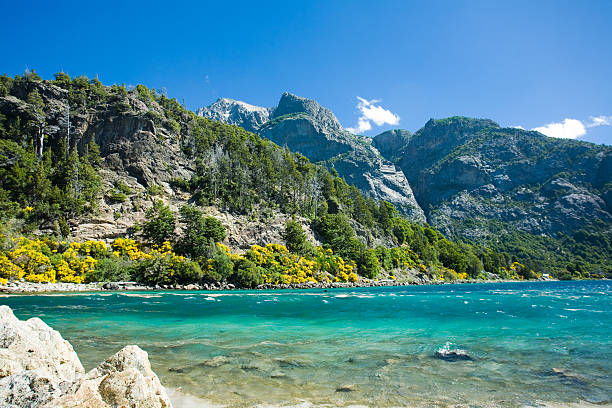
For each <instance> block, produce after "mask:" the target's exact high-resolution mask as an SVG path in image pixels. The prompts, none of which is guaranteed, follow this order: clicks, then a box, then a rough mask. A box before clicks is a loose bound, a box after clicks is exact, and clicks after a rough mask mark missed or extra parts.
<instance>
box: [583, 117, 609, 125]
mask: <svg viewBox="0 0 612 408" xmlns="http://www.w3.org/2000/svg"><path fill="white" fill-rule="evenodd" d="M590 119H591V123H587V125H586V126H587V127H597V126H612V116H603V115H602V116H591V118H590Z"/></svg>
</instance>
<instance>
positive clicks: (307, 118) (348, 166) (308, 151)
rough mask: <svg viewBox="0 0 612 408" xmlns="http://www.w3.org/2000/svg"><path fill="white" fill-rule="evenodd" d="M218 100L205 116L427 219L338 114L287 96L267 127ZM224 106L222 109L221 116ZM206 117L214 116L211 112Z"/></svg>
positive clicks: (398, 178) (392, 169) (396, 174)
mask: <svg viewBox="0 0 612 408" xmlns="http://www.w3.org/2000/svg"><path fill="white" fill-rule="evenodd" d="M224 101H229V100H224ZM217 102H219V101H217ZM217 102H215V104H213V105H211V106H209V107H208V108H203V109H204V111H203V112H211V111H215V114H214V118H215V119H218V120H222V121H225V122H227V123H235V124H238V125H239V126H242V127H244V128H245V129H247V130H254V131H257V133H259V135H261V136H262V137H265V138H267V139H270V140H271V141H273V142H274V143H276V144H278V145H281V146H287V147H288V148H289V149H290V150H292V151H295V152H298V153H301V154H303V155H304V156H306V157H308V159H309V160H310V161H312V162H321V163H323V164H325V165H326V166H328V167H330V168H331V167H333V168H334V169H335V170H336V171H337V172H338V174H340V176H342V177H344V178H345V179H346V180H347V182H349V183H350V184H354V185H355V186H356V187H358V188H359V189H360V190H361V191H362V192H363V193H365V194H366V195H369V196H371V197H373V198H375V199H382V200H386V201H389V202H391V203H392V204H394V205H395V206H396V207H397V208H398V209H399V210H400V211H401V212H403V213H404V214H406V215H407V216H408V217H410V218H411V219H413V220H415V221H425V217H424V214H423V211H422V210H421V208H420V207H419V205H418V204H417V202H416V200H415V198H414V195H413V194H412V189H411V187H410V185H409V184H408V181H407V179H406V177H405V176H404V174H403V172H402V171H401V169H399V168H397V167H396V166H395V165H394V164H393V163H392V162H390V161H389V160H386V159H384V158H383V157H382V155H381V154H380V152H379V151H378V150H377V148H376V147H375V146H373V145H372V143H371V142H372V140H371V139H370V138H367V137H363V136H357V135H354V134H351V133H349V132H347V131H346V130H344V129H343V128H342V126H341V125H340V123H339V122H338V120H337V119H336V117H335V116H334V114H333V113H332V112H331V111H330V110H329V109H327V108H324V107H322V106H321V105H319V104H318V103H317V102H315V101H313V100H311V99H307V98H302V97H299V96H296V95H293V94H290V93H284V94H283V95H282V96H281V99H280V101H279V103H278V106H277V107H276V108H275V109H274V110H273V111H270V110H266V112H271V114H270V117H269V119H270V120H269V121H267V122H265V123H263V124H261V123H260V122H257V121H256V120H255V121H250V120H249V121H244V120H243V119H244V118H246V116H245V115H238V116H237V115H235V114H234V113H233V112H236V111H238V110H240V109H241V107H242V106H243V105H246V104H244V102H238V101H233V103H230V104H225V103H224V104H217ZM247 106H251V105H247ZM221 108H222V109H223V110H222V111H221V112H219V109H221ZM259 109H266V108H259ZM201 111H202V110H201ZM207 116H208V117H211V118H213V114H211V113H208V114H207ZM237 117H239V118H240V120H238V119H236V118H237ZM225 118H228V119H225Z"/></svg>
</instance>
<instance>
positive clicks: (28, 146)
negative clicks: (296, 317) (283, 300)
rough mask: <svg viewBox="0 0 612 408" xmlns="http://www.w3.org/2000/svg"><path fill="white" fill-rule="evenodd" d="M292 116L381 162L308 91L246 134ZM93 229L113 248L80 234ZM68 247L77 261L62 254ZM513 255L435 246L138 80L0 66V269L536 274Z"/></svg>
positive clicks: (1, 275) (370, 161)
mask: <svg viewBox="0 0 612 408" xmlns="http://www.w3.org/2000/svg"><path fill="white" fill-rule="evenodd" d="M219 105H221V104H219ZM232 106H235V104H232ZM243 107H244V106H243ZM247 110H248V111H249V112H251V113H252V112H260V113H262V114H264V111H261V110H256V109H255V110H254V109H247ZM296 110H297V111H298V112H297V113H296V112H295V111H296ZM277 111H278V114H279V115H280V116H276V113H277ZM234 112H237V114H238V113H240V114H244V115H243V117H245V118H251V119H253V118H254V117H255V116H253V115H251V114H250V113H249V114H247V113H248V112H246V110H243V109H237V110H235V111H234ZM245 112H246V113H245ZM281 113H282V114H281ZM298 117H299V118H306V119H307V120H306V121H305V122H300V123H303V124H305V125H306V126H310V128H311V129H312V128H315V127H316V129H318V131H320V132H321V134H320V135H319V137H322V138H324V137H328V138H329V140H332V139H334V138H336V139H337V140H338V145H339V146H344V147H342V149H344V150H343V152H344V153H348V154H347V155H344V156H342V157H348V158H351V159H350V160H353V161H355V162H356V161H357V160H358V159H360V157H359V155H364V156H365V158H363V159H360V160H361V161H360V162H358V163H359V166H366V165H368V166H370V168H372V171H380V170H376V169H374V167H375V166H380V163H385V164H386V165H388V166H390V167H391V168H393V165H392V164H390V162H388V161H384V159H382V158H380V157H378V156H376V157H375V158H374V157H373V155H374V153H376V150H375V148H373V147H371V144H367V145H364V146H366V147H363V148H360V147H359V146H360V144H359V143H357V142H356V140H359V139H357V138H353V137H352V135H350V134H348V133H346V132H343V131H342V129H341V127H340V126H339V124H338V122H337V120H336V119H335V118H334V117H333V115H331V113H330V112H329V111H328V110H326V109H324V108H322V107H320V106H319V105H318V104H316V103H314V102H313V101H308V100H305V99H302V98H297V97H293V96H291V95H286V96H285V97H284V98H283V103H280V104H279V109H275V111H274V117H273V118H272V119H271V120H268V121H267V122H265V123H264V124H263V125H262V126H261V129H260V131H261V130H262V129H265V131H266V132H272V131H273V129H274V127H275V126H277V125H281V126H287V128H289V129H291V128H292V126H293V125H294V123H296V122H297V120H298V119H297V118H298ZM275 121H276V124H275V123H274V122H275ZM271 122H272V123H271ZM323 140H324V139H321V142H322V141H323ZM325 140H327V139H325ZM339 149H340V148H339V147H336V148H335V154H338V150H339ZM333 158H334V159H337V160H338V162H339V163H340V164H343V165H345V164H346V163H348V162H349V161H348V160H344V161H342V160H340V158H337V157H336V156H333ZM375 160H377V161H375ZM396 173H398V174H402V173H401V170H396ZM401 180H403V181H402V182H403V183H404V184H405V185H406V186H407V182H406V180H405V178H403V176H402V179H401ZM401 180H400V181H401ZM398 185H399V184H398ZM408 188H409V186H408ZM408 191H409V190H408ZM383 192H384V191H383ZM381 194H382V193H381ZM410 194H411V193H410ZM33 235H35V236H38V237H36V238H34V237H32V236H33ZM28 237H31V238H28ZM40 237H42V238H40ZM18 238H19V239H18ZM126 238H129V239H126ZM91 239H95V240H103V241H105V242H106V243H112V251H110V249H109V248H108V247H107V246H106V245H105V244H104V243H100V242H94V243H92V242H89V243H87V244H86V245H85V244H83V243H82V242H83V241H84V240H91ZM132 239H136V240H137V241H132ZM211 240H212V242H211ZM216 241H223V243H224V244H225V245H227V246H228V247H229V248H227V247H223V246H217V245H215V242H216ZM167 243H169V244H170V247H168V246H167V245H166V244H167ZM73 244H74V245H73ZM279 244H280V245H279ZM282 244H286V247H285V246H283V245H282ZM82 245H84V246H82ZM159 245H162V247H161V248H164V249H163V252H161V251H162V249H160V247H159ZM315 246H318V248H315ZM92 247H95V248H97V249H94V250H92V249H91V248H92ZM79 248H80V249H79ZM223 248H226V249H227V252H226V249H223ZM77 249H78V250H79V251H81V252H82V253H80V255H81V256H82V258H81V259H82V261H83V262H89V263H88V264H87V265H89V266H86V265H85V264H82V263H80V262H81V261H79V262H77V261H76V260H74V259H72V258H70V257H73V256H76V255H75V252H74V251H77ZM170 250H171V251H176V252H167V251H170ZM230 250H232V251H234V254H232V256H231V257H230V255H229V251H230ZM56 251H57V252H56ZM143 251H144V252H143ZM245 251H246V253H247V255H244V256H242V255H239V254H236V252H245ZM94 252H95V254H94ZM89 255H95V256H96V257H97V258H91V257H89V258H88V256H89ZM90 258H91V259H90ZM162 258H163V259H162ZM66 259H70V262H71V263H70V264H68V263H66V262H67V261H66ZM92 259H93V260H92ZM30 261H31V262H30ZM73 261H74V262H73ZM98 261H99V262H100V264H99V268H98V267H97V266H95V265H94V264H96V265H97V262H98ZM513 261H514V260H513V259H512V258H511V256H510V255H507V254H499V253H495V252H492V251H491V250H489V249H485V248H479V247H474V246H471V245H467V244H465V243H461V242H452V241H449V240H447V239H446V238H444V237H443V235H442V234H441V233H440V232H439V231H436V230H435V229H433V228H431V227H429V226H427V225H423V224H421V223H415V222H411V221H409V220H407V219H406V218H405V217H402V216H400V215H399V213H398V211H397V209H396V208H395V207H394V206H393V205H392V204H390V203H388V202H385V201H376V200H375V199H374V198H373V197H372V196H365V195H363V194H362V193H361V192H360V191H359V189H358V188H357V187H355V186H353V185H350V184H349V183H347V181H346V180H345V179H343V178H342V177H339V176H338V173H334V172H333V171H329V170H328V169H327V168H326V167H324V166H321V165H317V164H313V163H311V162H310V161H309V160H308V159H307V158H306V157H305V156H304V155H301V154H299V153H294V152H292V151H290V150H289V149H287V148H286V147H281V146H279V145H277V144H275V143H274V142H272V141H270V140H269V139H266V138H262V137H260V136H259V135H257V134H254V133H251V132H248V131H246V130H244V129H242V128H240V127H238V126H233V125H228V124H225V123H221V122H219V121H212V120H210V119H207V118H204V117H200V116H197V115H196V114H195V113H194V112H191V111H188V110H187V109H185V108H184V107H183V106H181V104H179V103H178V102H177V101H176V100H175V99H170V98H168V97H166V96H165V95H164V94H158V93H157V92H155V91H154V90H150V89H148V88H147V87H145V86H143V85H138V86H136V87H135V88H134V89H132V90H127V89H126V88H125V87H124V86H117V85H113V86H104V85H103V84H102V83H101V82H100V81H98V80H97V79H94V80H89V79H87V78H86V77H77V78H70V77H69V76H68V75H66V74H65V73H58V74H56V76H55V79H54V80H43V79H42V78H40V77H39V76H38V75H36V74H35V73H29V74H27V75H24V76H19V75H18V76H16V77H15V78H9V77H7V76H5V75H2V76H0V279H7V278H8V279H17V280H18V279H21V278H24V276H25V278H24V279H27V280H34V281H53V280H55V279H56V278H57V279H63V280H66V279H68V280H69V281H74V280H79V281H83V280H85V279H93V280H98V279H117V278H118V277H121V276H123V277H125V276H126V274H127V278H130V279H137V280H139V281H140V282H145V283H148V284H158V283H161V282H166V283H164V284H167V283H168V282H174V283H181V284H186V283H189V284H192V283H202V279H204V280H206V281H208V282H213V283H222V282H225V283H228V282H232V281H233V280H236V282H237V283H238V284H239V285H242V286H245V287H253V286H256V285H259V284H262V283H269V284H278V283H283V284H288V283H297V284H304V283H307V282H310V283H312V282H313V280H317V281H319V282H329V281H330V280H334V281H342V282H348V281H352V282H354V281H356V280H357V279H358V276H357V273H359V274H360V275H362V276H363V277H366V278H375V277H377V276H378V275H379V273H381V274H384V275H382V276H383V277H387V278H388V279H396V275H397V277H398V278H400V279H404V280H410V281H416V282H423V281H429V280H431V279H435V280H440V279H443V278H442V277H444V279H448V280H455V279H457V278H461V279H465V278H466V277H468V276H469V277H479V278H481V279H487V278H488V277H490V276H493V275H489V274H488V272H493V273H495V274H496V275H495V276H503V277H506V278H508V277H511V276H515V277H518V276H524V277H535V276H537V275H535V274H534V273H533V272H532V271H531V270H529V269H528V268H527V267H525V266H522V267H521V268H519V269H517V268H516V267H514V268H511V266H512V265H515V263H513ZM158 262H161V263H158ZM84 268H85V269H84ZM92 268H93V269H92ZM160 268H161V269H160ZM177 271H180V272H177ZM43 272H44V273H43ZM124 272H125V273H124ZM166 273H167V274H169V275H167V274H166ZM497 274H499V275H497ZM238 276H240V278H238ZM315 277H316V279H315ZM121 279H124V278H121ZM179 281H180V282H179Z"/></svg>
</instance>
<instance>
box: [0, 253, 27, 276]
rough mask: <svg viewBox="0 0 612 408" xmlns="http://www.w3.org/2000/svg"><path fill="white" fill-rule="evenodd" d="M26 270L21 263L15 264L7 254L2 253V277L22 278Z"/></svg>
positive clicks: (0, 274)
mask: <svg viewBox="0 0 612 408" xmlns="http://www.w3.org/2000/svg"><path fill="white" fill-rule="evenodd" d="M24 275H25V271H24V270H23V268H21V267H20V266H19V265H15V264H14V263H13V262H12V261H11V260H10V259H9V258H8V257H7V256H6V255H4V254H0V276H1V277H2V279H21V278H23V277H24Z"/></svg>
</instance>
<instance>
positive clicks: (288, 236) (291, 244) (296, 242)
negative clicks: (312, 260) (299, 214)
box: [283, 220, 314, 256]
mask: <svg viewBox="0 0 612 408" xmlns="http://www.w3.org/2000/svg"><path fill="white" fill-rule="evenodd" d="M283 239H284V240H285V245H286V246H287V249H288V250H289V251H291V252H293V253H296V254H300V255H303V256H308V255H312V254H313V251H314V248H313V246H312V244H311V243H310V242H308V239H307V238H306V233H305V232H304V229H303V228H302V225H301V224H300V223H299V222H297V221H295V220H289V221H287V222H286V223H285V230H284V231H283Z"/></svg>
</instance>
